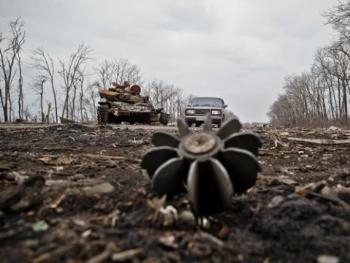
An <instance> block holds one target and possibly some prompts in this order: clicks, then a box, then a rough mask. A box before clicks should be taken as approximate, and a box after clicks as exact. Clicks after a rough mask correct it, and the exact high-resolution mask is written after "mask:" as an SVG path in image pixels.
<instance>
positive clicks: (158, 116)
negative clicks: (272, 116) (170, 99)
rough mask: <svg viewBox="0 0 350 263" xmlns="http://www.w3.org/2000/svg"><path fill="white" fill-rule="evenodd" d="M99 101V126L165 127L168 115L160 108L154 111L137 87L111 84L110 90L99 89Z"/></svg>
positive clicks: (127, 84)
mask: <svg viewBox="0 0 350 263" xmlns="http://www.w3.org/2000/svg"><path fill="white" fill-rule="evenodd" d="M98 92H99V94H100V97H101V101H99V102H98V104H99V106H98V108H97V121H98V123H99V124H106V123H122V122H127V123H130V124H134V123H144V124H156V125H157V124H158V125H160V124H163V125H167V124H168V121H169V118H170V115H169V114H167V113H165V112H163V109H162V108H158V109H156V108H155V107H154V106H153V105H152V103H151V102H150V101H149V98H148V97H147V96H141V95H140V93H141V88H140V86H138V85H129V83H128V82H124V84H123V85H119V84H117V83H113V87H111V88H99V90H98Z"/></svg>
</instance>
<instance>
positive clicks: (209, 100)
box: [185, 97, 227, 127]
mask: <svg viewBox="0 0 350 263" xmlns="http://www.w3.org/2000/svg"><path fill="white" fill-rule="evenodd" d="M226 107H227V105H226V104H225V102H224V100H223V99H221V98H217V97H195V98H193V99H192V101H191V103H190V104H189V105H188V106H187V107H186V109H185V120H186V122H187V124H188V126H192V124H195V125H196V127H199V126H200V125H201V124H202V123H203V122H204V121H205V118H206V115H207V114H208V113H209V114H210V115H211V118H212V122H213V124H216V125H217V126H218V127H220V126H221V124H222V123H223V122H224V120H225V113H226V110H225V109H226Z"/></svg>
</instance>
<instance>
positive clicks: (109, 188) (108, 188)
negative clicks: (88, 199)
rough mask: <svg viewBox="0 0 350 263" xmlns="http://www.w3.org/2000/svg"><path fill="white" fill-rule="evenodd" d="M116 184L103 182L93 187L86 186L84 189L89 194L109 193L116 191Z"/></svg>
mask: <svg viewBox="0 0 350 263" xmlns="http://www.w3.org/2000/svg"><path fill="white" fill-rule="evenodd" d="M114 189H115V188H114V186H113V185H111V184H110V183H108V182H106V183H101V184H98V185H95V186H93V187H85V188H84V190H85V191H86V192H87V193H89V194H108V193H111V192H113V191H114Z"/></svg>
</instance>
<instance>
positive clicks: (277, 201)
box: [267, 195, 285, 208]
mask: <svg viewBox="0 0 350 263" xmlns="http://www.w3.org/2000/svg"><path fill="white" fill-rule="evenodd" d="M284 200H285V198H284V197H283V196H281V195H276V196H275V197H273V198H272V199H271V201H270V203H269V204H268V205H267V207H269V208H274V207H276V206H279V205H280V204H281V203H282V202H283V201H284Z"/></svg>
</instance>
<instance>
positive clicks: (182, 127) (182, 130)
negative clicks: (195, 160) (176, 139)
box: [177, 118, 191, 137]
mask: <svg viewBox="0 0 350 263" xmlns="http://www.w3.org/2000/svg"><path fill="white" fill-rule="evenodd" d="M177 128H178V130H179V134H180V137H184V136H186V135H187V134H189V133H190V132H191V130H190V128H189V127H188V125H187V123H186V122H185V120H184V119H183V118H179V119H177Z"/></svg>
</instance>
